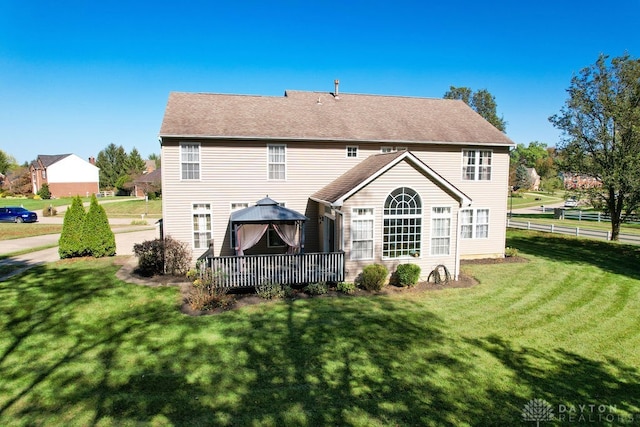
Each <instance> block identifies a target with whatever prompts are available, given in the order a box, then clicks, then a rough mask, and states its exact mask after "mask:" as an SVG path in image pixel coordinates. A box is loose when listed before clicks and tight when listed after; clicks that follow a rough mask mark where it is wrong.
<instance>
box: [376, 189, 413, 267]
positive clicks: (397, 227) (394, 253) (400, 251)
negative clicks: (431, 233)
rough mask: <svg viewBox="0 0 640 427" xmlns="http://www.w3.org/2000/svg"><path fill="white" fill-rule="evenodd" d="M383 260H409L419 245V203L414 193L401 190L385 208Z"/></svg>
mask: <svg viewBox="0 0 640 427" xmlns="http://www.w3.org/2000/svg"><path fill="white" fill-rule="evenodd" d="M383 223H384V225H383V230H382V238H383V241H382V256H383V258H401V257H410V256H411V257H412V256H416V255H419V254H420V248H421V245H422V201H421V200H420V196H419V195H418V193H416V192H415V191H414V190H413V189H411V188H408V187H400V188H397V189H395V190H394V191H392V192H391V194H389V196H388V197H387V199H386V201H385V204H384V211H383Z"/></svg>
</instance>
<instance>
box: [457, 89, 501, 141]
mask: <svg viewBox="0 0 640 427" xmlns="http://www.w3.org/2000/svg"><path fill="white" fill-rule="evenodd" d="M444 98H445V99H459V100H461V101H464V102H465V103H466V104H467V105H468V106H470V107H471V108H473V110H474V111H475V112H476V113H478V114H480V115H481V116H482V117H484V119H485V120H486V121H488V122H489V123H491V124H492V125H493V126H495V127H496V128H498V129H499V130H501V131H502V132H504V131H505V130H506V129H507V123H506V122H505V121H504V119H503V118H502V117H498V114H497V113H496V108H497V107H498V104H496V99H495V97H494V96H493V95H491V93H490V92H489V91H488V90H487V89H480V90H478V91H475V92H474V91H472V90H471V89H470V88H468V87H456V86H450V87H449V90H448V91H447V92H445V94H444Z"/></svg>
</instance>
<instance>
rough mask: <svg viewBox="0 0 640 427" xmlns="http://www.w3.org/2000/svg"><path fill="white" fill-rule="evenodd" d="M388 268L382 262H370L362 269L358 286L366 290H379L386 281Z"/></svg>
mask: <svg viewBox="0 0 640 427" xmlns="http://www.w3.org/2000/svg"><path fill="white" fill-rule="evenodd" d="M388 275H389V270H387V267H385V266H384V265H382V264H370V265H367V266H366V267H365V268H364V269H362V273H361V275H360V283H359V284H360V286H361V287H362V288H364V289H366V290H367V291H379V290H380V289H382V287H383V286H384V284H385V282H386V281H387V276H388Z"/></svg>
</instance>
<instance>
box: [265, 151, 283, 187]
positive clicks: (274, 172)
mask: <svg viewBox="0 0 640 427" xmlns="http://www.w3.org/2000/svg"><path fill="white" fill-rule="evenodd" d="M267 151H268V153H267V156H268V159H269V160H268V169H269V179H270V180H284V179H286V171H287V155H286V146H285V145H268V146H267Z"/></svg>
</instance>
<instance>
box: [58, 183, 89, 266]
mask: <svg viewBox="0 0 640 427" xmlns="http://www.w3.org/2000/svg"><path fill="white" fill-rule="evenodd" d="M85 215H86V214H85V211H84V207H83V206H82V200H81V199H80V196H76V197H74V198H73V201H72V202H71V206H69V208H68V209H67V211H66V212H65V214H64V222H63V223H62V233H61V234H60V240H59V241H58V254H59V255H60V258H74V257H80V256H84V255H85V252H86V246H85V244H84V241H83V238H82V235H83V229H84V217H85Z"/></svg>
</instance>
